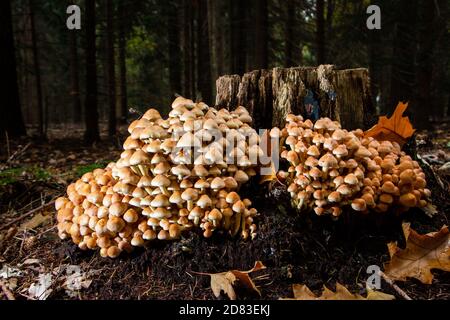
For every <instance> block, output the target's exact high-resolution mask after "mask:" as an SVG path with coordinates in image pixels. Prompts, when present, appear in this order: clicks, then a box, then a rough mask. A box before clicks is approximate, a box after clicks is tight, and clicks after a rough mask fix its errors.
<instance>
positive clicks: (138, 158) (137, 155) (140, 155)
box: [130, 149, 150, 166]
mask: <svg viewBox="0 0 450 320" xmlns="http://www.w3.org/2000/svg"><path fill="white" fill-rule="evenodd" d="M149 163H150V157H149V156H148V154H147V153H145V152H144V151H142V150H141V149H139V150H136V151H135V152H134V153H133V155H132V156H131V158H130V165H132V166H135V165H139V164H149Z"/></svg>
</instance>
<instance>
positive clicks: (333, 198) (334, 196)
mask: <svg viewBox="0 0 450 320" xmlns="http://www.w3.org/2000/svg"><path fill="white" fill-rule="evenodd" d="M328 201H329V202H339V201H341V194H340V193H339V192H337V191H333V192H331V193H330V194H329V195H328Z"/></svg>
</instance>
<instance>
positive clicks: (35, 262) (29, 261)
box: [21, 259, 40, 265]
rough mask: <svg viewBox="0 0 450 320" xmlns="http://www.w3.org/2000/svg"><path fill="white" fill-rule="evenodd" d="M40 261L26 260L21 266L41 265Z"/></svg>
mask: <svg viewBox="0 0 450 320" xmlns="http://www.w3.org/2000/svg"><path fill="white" fill-rule="evenodd" d="M39 262H40V261H39V259H26V260H25V261H24V262H23V263H22V264H21V265H30V264H39Z"/></svg>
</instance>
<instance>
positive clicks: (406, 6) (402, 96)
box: [389, 0, 418, 111]
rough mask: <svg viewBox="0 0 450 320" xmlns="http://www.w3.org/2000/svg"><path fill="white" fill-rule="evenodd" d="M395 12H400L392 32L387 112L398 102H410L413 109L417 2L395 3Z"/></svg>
mask: <svg viewBox="0 0 450 320" xmlns="http://www.w3.org/2000/svg"><path fill="white" fill-rule="evenodd" d="M396 5H397V6H398V9H397V10H399V11H400V10H402V11H403V14H401V15H399V16H398V17H397V20H396V26H395V30H394V32H395V33H394V39H393V42H394V48H393V56H392V72H391V92H390V99H389V108H390V110H389V111H393V110H394V108H395V106H396V105H397V104H398V102H399V101H404V102H406V101H410V102H411V101H412V103H411V109H410V110H412V109H414V99H415V97H414V92H415V87H416V78H415V75H416V68H415V61H416V54H417V49H416V48H417V39H416V27H417V26H416V22H417V11H418V10H417V5H418V2H417V0H411V1H409V0H408V1H407V0H402V1H398V2H397V3H396Z"/></svg>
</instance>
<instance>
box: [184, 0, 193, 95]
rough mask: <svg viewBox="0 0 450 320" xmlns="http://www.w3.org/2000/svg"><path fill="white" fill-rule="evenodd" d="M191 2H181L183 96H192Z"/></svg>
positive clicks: (187, 0) (185, 0) (186, 0)
mask: <svg viewBox="0 0 450 320" xmlns="http://www.w3.org/2000/svg"><path fill="white" fill-rule="evenodd" d="M191 13H192V12H191V3H190V0H184V3H183V22H184V23H183V65H184V81H183V84H184V88H183V95H184V96H185V97H191V98H192V97H193V94H192V90H191V84H192V70H191V59H192V57H191V51H192V50H191V46H192V30H191V20H192V18H191Z"/></svg>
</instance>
